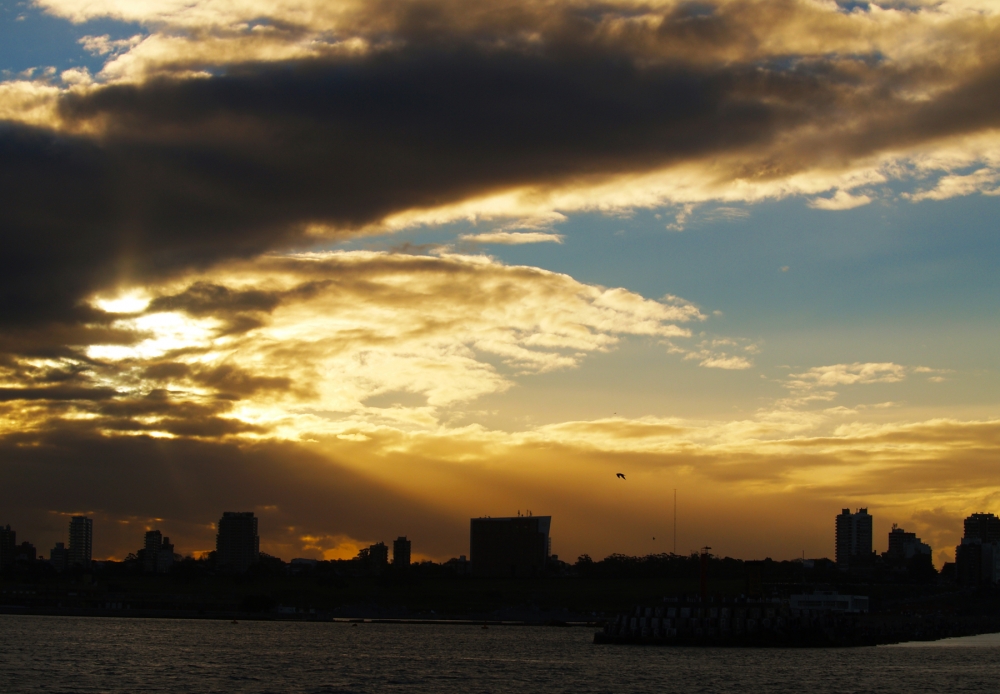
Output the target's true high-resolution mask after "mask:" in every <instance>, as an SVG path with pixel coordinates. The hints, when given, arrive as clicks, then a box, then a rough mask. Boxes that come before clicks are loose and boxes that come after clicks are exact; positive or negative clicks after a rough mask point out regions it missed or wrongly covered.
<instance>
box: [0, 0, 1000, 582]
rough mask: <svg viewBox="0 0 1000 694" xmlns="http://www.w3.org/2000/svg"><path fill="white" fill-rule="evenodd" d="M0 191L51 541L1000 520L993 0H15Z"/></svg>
mask: <svg viewBox="0 0 1000 694" xmlns="http://www.w3.org/2000/svg"><path fill="white" fill-rule="evenodd" d="M0 209H2V210H3V214H2V216H0V247H2V249H3V251H2V253H0V476H2V479H3V480H4V483H3V484H2V485H0V522H3V523H5V524H6V523H10V524H11V526H12V527H13V528H14V529H15V530H17V532H18V538H19V540H20V539H27V540H30V541H33V542H34V543H36V544H37V545H38V546H39V548H40V549H41V551H42V552H43V553H45V554H47V552H48V549H49V548H50V547H51V546H52V545H53V544H54V543H55V542H57V541H65V540H66V528H67V524H68V517H70V516H72V515H76V514H87V515H90V516H92V517H93V518H94V521H95V522H94V555H95V558H118V559H121V558H123V557H124V556H125V555H126V554H127V553H129V552H131V551H135V550H136V549H138V548H139V547H140V546H141V544H142V534H143V532H144V531H145V530H147V529H153V528H156V529H160V530H161V531H162V532H163V533H164V534H165V535H168V536H170V537H171V539H172V541H173V542H174V544H175V546H176V548H177V551H179V552H181V553H183V554H192V555H200V554H201V553H203V552H207V551H209V550H211V549H213V548H214V536H215V529H214V524H215V522H216V521H217V520H218V518H219V517H220V516H221V513H222V512H223V511H245V510H252V511H254V512H255V513H256V514H257V516H258V517H259V518H260V533H261V549H262V550H263V551H265V552H268V553H270V554H273V555H276V556H280V557H282V558H283V559H285V560H289V559H291V558H294V557H312V558H328V559H335V558H349V557H352V556H354V555H355V554H356V553H357V551H358V550H359V549H360V548H362V547H366V546H368V545H369V544H372V543H374V542H378V541H384V542H389V541H391V540H392V539H394V538H395V537H397V536H399V535H406V536H408V537H409V538H410V539H411V540H412V542H413V552H414V556H415V558H417V559H433V560H443V559H447V558H449V557H453V556H458V555H460V554H467V553H468V528H469V525H468V522H469V518H471V517H478V516H493V517H497V516H508V515H516V514H517V513H526V512H528V511H531V512H532V513H534V514H535V515H551V516H552V517H553V521H552V538H553V539H552V551H553V552H554V553H556V554H558V555H559V556H560V557H561V558H563V559H566V560H569V561H575V559H576V558H577V557H578V556H580V555H582V554H585V553H586V554H589V555H591V556H593V557H604V556H606V555H608V554H611V553H615V552H618V553H626V554H649V553H656V552H671V551H676V552H678V553H681V554H686V553H688V552H691V551H694V550H696V549H698V548H701V547H704V546H708V547H711V548H712V552H713V553H715V554H720V555H728V556H734V557H740V558H744V559H758V558H763V557H768V556H769V557H772V558H774V559H792V558H796V557H801V556H807V557H827V556H833V553H834V546H833V545H834V517H835V516H836V515H837V514H838V513H839V512H840V511H841V509H843V508H851V509H852V510H854V509H856V508H860V507H866V508H868V510H869V512H870V513H872V514H873V516H874V527H875V549H876V550H877V551H884V550H885V549H886V545H887V540H886V534H887V532H888V531H889V529H890V528H891V527H892V525H893V524H898V525H899V526H901V527H903V528H904V529H906V530H907V531H911V532H916V533H917V534H918V535H919V536H920V537H921V538H922V539H923V540H924V541H925V542H928V543H929V544H931V546H932V547H933V550H934V558H935V562H936V563H937V564H938V565H939V566H940V565H941V564H943V562H945V561H949V560H953V557H954V546H955V545H956V544H957V543H958V541H959V539H960V537H961V533H962V519H963V518H964V517H965V516H967V515H969V514H970V513H973V512H980V511H985V512H994V513H995V512H998V511H1000V481H998V480H1000V477H998V475H997V472H998V467H1000V466H998V463H1000V395H998V394H1000V377H998V366H1000V364H998V356H997V355H998V354H1000V352H998V349H997V344H998V341H1000V323H998V320H997V316H998V313H1000V311H998V310H1000V279H998V273H997V271H996V268H997V265H998V259H1000V242H998V231H1000V229H998V222H997V220H998V219H1000V7H998V6H997V5H996V3H995V2H991V1H989V0H935V1H934V2H930V1H927V2H924V1H922V0H914V1H912V2H896V1H891V2H888V1H887V2H881V3H878V2H871V3H865V2H832V1H830V0H777V1H775V0H768V1H766V2H765V1H763V0H715V1H708V2H678V1H675V0H646V1H645V2H642V1H638V0H636V1H633V0H602V1H600V2H598V1H596V0H545V1H539V2H524V1H522V2H515V1H512V0H483V1H482V2H478V3H475V4H473V5H470V4H469V3H465V2H454V1H453V0H396V1H376V2H371V1H366V2H355V1H353V0H344V1H342V2H330V1H329V0H276V1H271V0H269V1H268V2H259V1H257V0H200V1H194V2H189V1H187V0H185V1H184V2H180V1H179V0H128V1H126V0H35V1H34V2H30V1H24V2H12V1H9V0H8V1H6V2H3V3H0ZM619 472H621V473H624V474H625V476H626V479H625V480H624V481H623V480H621V479H619V478H618V477H616V474H617V473H619ZM675 490H676V498H677V503H676V516H677V523H676V527H675V525H674V513H675V505H674V495H675ZM675 530H676V544H675V542H674V533H675Z"/></svg>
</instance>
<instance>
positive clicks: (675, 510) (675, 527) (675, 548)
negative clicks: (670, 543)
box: [674, 488, 677, 554]
mask: <svg viewBox="0 0 1000 694" xmlns="http://www.w3.org/2000/svg"><path fill="white" fill-rule="evenodd" d="M674 554H677V489H676V488H675V489H674Z"/></svg>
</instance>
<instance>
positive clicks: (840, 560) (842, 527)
mask: <svg viewBox="0 0 1000 694" xmlns="http://www.w3.org/2000/svg"><path fill="white" fill-rule="evenodd" d="M836 541H837V566H838V567H839V568H841V569H847V568H850V567H851V566H867V565H870V564H871V561H872V517H871V516H870V515H868V509H866V508H859V509H858V510H857V512H856V513H851V509H849V508H845V509H844V510H843V511H841V513H840V515H839V516H837V533H836Z"/></svg>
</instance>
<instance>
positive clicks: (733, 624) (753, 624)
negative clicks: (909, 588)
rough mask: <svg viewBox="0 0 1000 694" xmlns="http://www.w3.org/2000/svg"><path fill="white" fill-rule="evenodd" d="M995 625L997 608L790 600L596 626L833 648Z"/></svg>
mask: <svg viewBox="0 0 1000 694" xmlns="http://www.w3.org/2000/svg"><path fill="white" fill-rule="evenodd" d="M996 632H1000V616H998V615H995V614H990V615H986V614H924V615H880V614H874V615H872V614H864V613H846V612H837V611H833V610H814V609H796V608H792V607H791V606H790V605H789V604H788V602H778V601H773V602H741V603H729V604H714V605H713V604H704V603H694V604H676V605H671V606H656V607H642V606H640V607H636V608H635V610H633V611H632V612H631V613H625V614H619V615H617V616H616V617H615V618H614V619H612V620H609V621H608V622H607V623H606V624H605V626H604V628H603V629H602V630H601V631H598V632H597V633H596V634H594V643H598V644H645V645H664V646H736V647H779V648H830V647H849V646H875V645H881V644H890V643H902V642H905V641H935V640H938V639H943V638H949V637H955V636H972V635H976V634H988V633H996Z"/></svg>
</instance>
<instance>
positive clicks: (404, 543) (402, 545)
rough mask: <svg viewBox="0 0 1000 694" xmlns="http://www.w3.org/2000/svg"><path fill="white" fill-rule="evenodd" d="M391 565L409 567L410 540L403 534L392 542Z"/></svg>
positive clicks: (399, 567) (401, 567)
mask: <svg viewBox="0 0 1000 694" xmlns="http://www.w3.org/2000/svg"><path fill="white" fill-rule="evenodd" d="M392 565H393V566H394V567H396V568H397V569H408V568H410V541H409V540H407V539H406V536H405V535H404V536H403V537H397V538H396V540H395V542H393V543H392Z"/></svg>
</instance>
